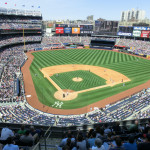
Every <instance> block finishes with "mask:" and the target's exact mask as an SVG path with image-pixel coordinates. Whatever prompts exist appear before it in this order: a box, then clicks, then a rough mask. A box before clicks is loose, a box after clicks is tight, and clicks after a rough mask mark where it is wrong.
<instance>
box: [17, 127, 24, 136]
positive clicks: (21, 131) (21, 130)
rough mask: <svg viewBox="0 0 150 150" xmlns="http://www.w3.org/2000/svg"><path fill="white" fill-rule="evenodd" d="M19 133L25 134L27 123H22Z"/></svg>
mask: <svg viewBox="0 0 150 150" xmlns="http://www.w3.org/2000/svg"><path fill="white" fill-rule="evenodd" d="M17 133H18V134H20V135H25V133H26V130H25V125H22V126H21V129H20V130H19V131H18V132H17Z"/></svg>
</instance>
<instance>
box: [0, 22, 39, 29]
mask: <svg viewBox="0 0 150 150" xmlns="http://www.w3.org/2000/svg"><path fill="white" fill-rule="evenodd" d="M0 29H1V30H7V29H9V30H23V29H41V25H39V24H19V23H0Z"/></svg>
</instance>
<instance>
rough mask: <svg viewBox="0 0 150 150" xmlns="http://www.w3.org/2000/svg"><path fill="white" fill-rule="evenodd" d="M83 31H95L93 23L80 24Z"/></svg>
mask: <svg viewBox="0 0 150 150" xmlns="http://www.w3.org/2000/svg"><path fill="white" fill-rule="evenodd" d="M80 30H81V31H93V25H80Z"/></svg>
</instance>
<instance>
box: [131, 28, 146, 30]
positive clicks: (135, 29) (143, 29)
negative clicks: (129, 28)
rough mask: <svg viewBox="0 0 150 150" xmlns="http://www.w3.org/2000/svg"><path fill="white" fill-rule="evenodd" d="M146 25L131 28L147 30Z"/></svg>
mask: <svg viewBox="0 0 150 150" xmlns="http://www.w3.org/2000/svg"><path fill="white" fill-rule="evenodd" d="M147 29H149V28H148V27H133V30H147Z"/></svg>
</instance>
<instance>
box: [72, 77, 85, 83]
mask: <svg viewBox="0 0 150 150" xmlns="http://www.w3.org/2000/svg"><path fill="white" fill-rule="evenodd" d="M72 80H73V81H75V82H81V81H82V80H83V79H82V78H79V77H75V78H73V79H72Z"/></svg>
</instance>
